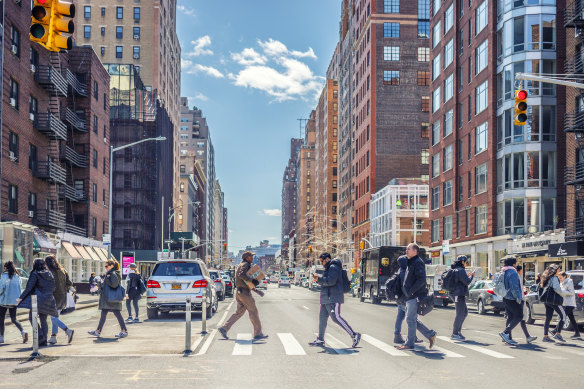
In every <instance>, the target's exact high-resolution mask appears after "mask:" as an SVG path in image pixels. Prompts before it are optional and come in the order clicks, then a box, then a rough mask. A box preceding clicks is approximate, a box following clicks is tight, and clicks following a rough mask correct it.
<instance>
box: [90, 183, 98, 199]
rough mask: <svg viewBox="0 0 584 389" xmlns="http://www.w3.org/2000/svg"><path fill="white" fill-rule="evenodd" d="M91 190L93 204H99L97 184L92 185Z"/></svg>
mask: <svg viewBox="0 0 584 389" xmlns="http://www.w3.org/2000/svg"><path fill="white" fill-rule="evenodd" d="M91 188H92V191H91V192H92V193H91V194H92V196H93V202H94V203H97V184H91Z"/></svg>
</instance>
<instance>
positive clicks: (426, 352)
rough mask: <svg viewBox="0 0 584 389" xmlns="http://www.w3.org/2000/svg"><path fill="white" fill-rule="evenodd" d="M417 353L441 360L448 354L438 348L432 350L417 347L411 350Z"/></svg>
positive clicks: (427, 357)
mask: <svg viewBox="0 0 584 389" xmlns="http://www.w3.org/2000/svg"><path fill="white" fill-rule="evenodd" d="M409 351H411V352H413V353H414V354H416V355H419V356H422V357H424V358H426V359H433V360H441V359H444V358H446V354H444V353H443V352H441V351H438V350H431V349H427V348H425V347H416V348H415V349H413V350H409Z"/></svg>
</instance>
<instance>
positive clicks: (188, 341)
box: [185, 297, 191, 354]
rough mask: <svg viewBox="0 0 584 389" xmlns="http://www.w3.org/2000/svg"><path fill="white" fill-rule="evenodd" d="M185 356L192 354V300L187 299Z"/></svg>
mask: <svg viewBox="0 0 584 389" xmlns="http://www.w3.org/2000/svg"><path fill="white" fill-rule="evenodd" d="M185 312H186V313H185V323H186V332H185V354H190V353H191V298H190V297H187V302H186V306H185Z"/></svg>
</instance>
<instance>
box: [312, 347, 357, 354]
mask: <svg viewBox="0 0 584 389" xmlns="http://www.w3.org/2000/svg"><path fill="white" fill-rule="evenodd" d="M319 354H329V355H353V354H359V350H356V349H353V348H333V347H328V346H324V347H322V351H320V352H319Z"/></svg>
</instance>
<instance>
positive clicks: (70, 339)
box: [65, 328, 75, 344]
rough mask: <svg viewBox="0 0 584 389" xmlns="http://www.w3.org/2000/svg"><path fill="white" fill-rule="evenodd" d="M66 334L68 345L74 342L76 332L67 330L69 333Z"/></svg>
mask: <svg viewBox="0 0 584 389" xmlns="http://www.w3.org/2000/svg"><path fill="white" fill-rule="evenodd" d="M65 332H66V333H67V343H68V344H70V343H71V342H72V341H73V334H74V333H75V330H72V329H69V328H67V331H65Z"/></svg>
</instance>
